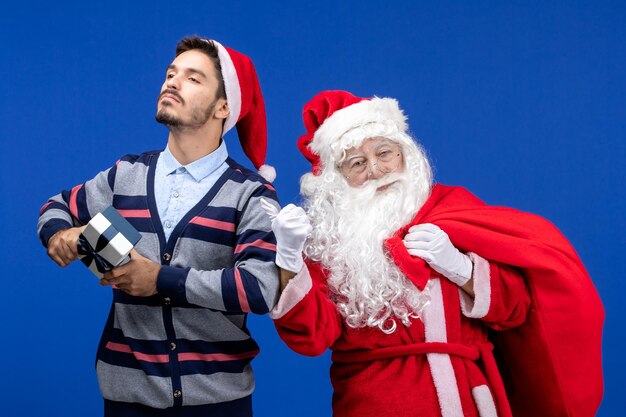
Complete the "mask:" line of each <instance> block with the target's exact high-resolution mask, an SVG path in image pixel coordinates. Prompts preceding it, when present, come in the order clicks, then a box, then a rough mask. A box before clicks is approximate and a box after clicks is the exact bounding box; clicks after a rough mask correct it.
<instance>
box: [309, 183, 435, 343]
mask: <svg viewBox="0 0 626 417" xmlns="http://www.w3.org/2000/svg"><path fill="white" fill-rule="evenodd" d="M332 177H333V176H330V178H332ZM423 181H427V182H428V183H426V184H424V183H423ZM423 181H422V182H421V183H420V181H419V180H417V181H416V180H415V175H413V174H411V173H408V172H404V173H401V174H387V175H385V176H383V177H382V178H381V179H379V180H376V181H374V180H372V181H368V182H367V183H366V184H365V185H364V186H363V187H359V188H353V187H350V186H349V185H348V184H347V183H346V181H345V180H344V179H343V178H341V177H340V176H338V175H335V176H334V179H333V180H332V181H322V182H321V183H320V184H317V190H316V192H315V195H313V196H310V199H309V201H308V204H307V211H308V214H309V217H310V219H311V222H312V225H313V232H312V233H311V236H310V239H309V240H308V241H307V245H306V247H305V253H306V255H307V256H308V257H310V258H311V259H313V260H316V261H318V262H320V263H321V264H322V265H323V266H324V267H325V268H326V269H327V270H328V271H330V277H329V279H328V286H329V289H330V291H331V296H332V298H333V301H334V302H335V303H336V305H337V307H338V308H339V311H340V313H341V315H342V316H343V317H344V319H345V321H346V323H347V324H348V326H350V327H353V328H361V327H366V326H367V327H378V328H380V329H381V330H382V331H383V332H385V333H392V332H394V331H395V329H396V327H397V321H398V320H399V321H400V322H401V323H402V324H403V325H405V326H409V325H410V322H411V319H412V318H415V317H418V316H419V314H420V312H421V310H422V309H423V308H424V306H425V305H426V304H427V303H428V301H429V297H428V292H427V291H425V292H421V291H419V290H418V289H417V288H416V287H415V286H414V285H413V284H412V283H410V282H409V281H408V280H407V279H406V277H404V275H403V274H402V273H401V272H400V270H399V269H398V267H397V266H396V265H395V264H394V263H393V262H392V261H391V260H390V258H389V256H388V255H387V254H386V253H385V249H384V245H383V241H384V239H386V238H388V237H391V235H392V234H393V233H394V232H395V231H396V230H398V229H399V228H400V227H402V226H404V225H406V224H407V223H408V222H409V221H410V220H411V219H412V218H413V217H414V215H415V214H416V213H417V211H418V209H419V207H421V205H422V204H423V202H424V201H425V200H426V198H427V197H428V193H429V190H430V183H429V182H430V177H429V176H428V178H426V179H424V180H423ZM391 182H393V183H392V184H391V185H390V186H389V187H388V188H386V189H384V190H383V191H378V189H379V188H380V187H382V186H384V185H386V184H389V183H391Z"/></svg>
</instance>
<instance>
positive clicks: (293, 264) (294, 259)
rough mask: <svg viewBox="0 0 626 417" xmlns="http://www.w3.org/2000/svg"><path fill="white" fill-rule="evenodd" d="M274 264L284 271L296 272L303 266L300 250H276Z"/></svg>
mask: <svg viewBox="0 0 626 417" xmlns="http://www.w3.org/2000/svg"><path fill="white" fill-rule="evenodd" d="M276 265H277V266H278V267H279V268H282V269H284V270H285V271H290V272H293V273H294V274H297V273H298V272H300V270H301V269H302V267H303V266H304V260H303V259H302V252H298V253H297V254H295V253H283V252H281V251H280V250H279V251H277V252H276Z"/></svg>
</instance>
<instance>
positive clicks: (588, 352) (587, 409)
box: [387, 185, 604, 417]
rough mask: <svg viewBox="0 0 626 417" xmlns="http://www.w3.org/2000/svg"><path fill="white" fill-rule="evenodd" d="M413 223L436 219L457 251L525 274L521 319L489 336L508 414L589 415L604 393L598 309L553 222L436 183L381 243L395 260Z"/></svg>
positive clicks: (595, 296)
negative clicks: (528, 304)
mask: <svg viewBox="0 0 626 417" xmlns="http://www.w3.org/2000/svg"><path fill="white" fill-rule="evenodd" d="M418 223H433V224H436V225H437V226H439V227H440V228H441V229H443V230H444V231H445V232H446V233H447V234H448V235H449V236H450V240H451V241H452V242H453V243H454V245H455V246H456V247H457V248H459V250H461V251H464V252H474V253H476V254H478V255H480V256H481V257H483V258H486V259H488V260H491V261H495V262H499V263H503V264H506V265H511V266H515V267H517V268H519V269H520V270H521V271H522V273H523V274H524V276H525V278H526V283H527V285H528V288H529V290H530V293H531V297H532V308H531V310H530V312H529V314H528V317H527V320H526V322H525V323H524V324H523V325H521V326H520V327H517V328H515V329H511V330H507V331H504V332H494V333H493V337H492V341H493V342H494V345H495V346H496V352H495V353H496V359H497V361H498V367H499V368H500V372H501V375H502V377H503V379H504V384H505V388H506V394H507V397H508V400H509V403H510V405H511V410H512V412H513V415H514V416H515V417H524V416H528V417H531V416H532V417H542V416H546V417H561V416H564V417H565V416H568V417H591V416H594V415H595V414H596V411H597V409H598V407H599V405H600V401H601V399H602V392H603V380H602V361H601V339H602V325H603V322H604V309H603V307H602V303H601V301H600V297H599V295H598V293H597V291H596V289H595V287H594V285H593V283H592V281H591V279H590V277H589V275H588V273H587V271H586V270H585V267H584V266H583V264H582V262H581V261H580V259H579V258H578V255H577V254H576V252H575V250H574V248H573V247H572V246H571V245H570V243H569V242H568V241H567V240H566V239H565V237H564V236H563V235H562V234H561V233H560V232H559V231H558V230H557V229H556V227H555V226H554V225H552V224H551V223H550V222H548V221H547V220H545V219H543V218H541V217H539V216H536V215H533V214H529V213H524V212H520V211H518V210H514V209H510V208H505V207H490V206H487V205H486V204H484V203H483V202H481V201H480V200H479V199H477V198H476V197H475V196H473V195H472V194H471V193H469V192H468V191H467V190H465V189H464V188H461V187H449V186H443V185H436V186H435V187H434V189H433V192H432V194H431V196H430V197H429V199H428V200H427V201H426V203H425V204H424V206H423V207H422V208H421V209H420V211H419V212H418V214H417V215H416V216H415V218H414V219H413V221H412V222H411V224H409V225H407V226H406V227H404V228H403V229H402V230H400V231H398V232H397V234H396V235H395V237H394V238H392V239H390V242H387V247H388V248H390V249H391V248H393V252H394V254H393V255H394V259H396V258H397V256H401V257H403V258H404V261H401V262H403V263H405V264H406V262H410V261H409V259H407V258H406V256H407V255H408V252H406V250H405V249H404V246H403V245H401V244H400V243H401V242H400V241H399V239H402V237H404V235H405V234H406V231H407V230H408V228H409V227H410V226H412V225H414V224H418ZM399 251H403V252H406V255H403V254H400V255H398V253H399ZM408 256H410V255H408ZM413 259H415V260H418V259H416V258H413ZM396 261H397V260H396ZM405 267H406V265H405ZM416 267H418V268H419V267H420V265H419V264H416Z"/></svg>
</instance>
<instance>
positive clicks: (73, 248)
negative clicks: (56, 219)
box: [48, 226, 85, 268]
mask: <svg viewBox="0 0 626 417" xmlns="http://www.w3.org/2000/svg"><path fill="white" fill-rule="evenodd" d="M83 229H85V226H81V227H71V228H69V229H63V230H59V231H58V232H56V233H55V234H54V235H52V237H51V238H50V239H49V240H48V256H49V257H50V259H52V260H53V261H54V262H56V263H57V264H58V265H60V266H61V267H63V268H65V267H66V266H68V265H69V264H70V263H72V262H73V261H75V260H76V259H78V245H77V243H78V236H79V235H80V234H81V233H82V231H83Z"/></svg>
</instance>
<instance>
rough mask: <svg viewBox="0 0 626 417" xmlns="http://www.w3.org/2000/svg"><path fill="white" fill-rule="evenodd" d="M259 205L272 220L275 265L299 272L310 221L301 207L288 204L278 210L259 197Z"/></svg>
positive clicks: (302, 261)
mask: <svg viewBox="0 0 626 417" xmlns="http://www.w3.org/2000/svg"><path fill="white" fill-rule="evenodd" d="M261 207H263V209H264V210H265V212H266V213H267V214H268V216H269V217H270V219H271V220H272V230H273V231H274V235H275V236H276V265H278V266H279V267H281V268H282V269H284V270H286V271H291V272H296V273H297V272H300V270H301V269H302V266H303V265H304V260H303V259H302V249H303V248H304V241H305V240H306V237H307V235H308V234H309V233H310V232H311V223H310V222H309V218H308V217H307V215H306V213H305V212H304V210H303V209H302V207H298V206H294V205H293V204H289V205H287V206H285V207H283V209H282V210H280V212H279V211H278V209H277V208H276V207H275V206H274V205H273V204H272V203H270V202H268V201H267V200H265V199H263V198H261Z"/></svg>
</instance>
